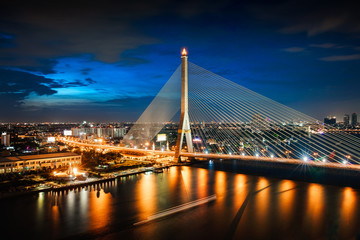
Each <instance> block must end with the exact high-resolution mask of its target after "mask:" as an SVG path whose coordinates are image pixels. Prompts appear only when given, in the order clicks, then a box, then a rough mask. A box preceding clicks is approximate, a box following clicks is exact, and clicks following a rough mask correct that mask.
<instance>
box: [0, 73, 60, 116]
mask: <svg viewBox="0 0 360 240" xmlns="http://www.w3.org/2000/svg"><path fill="white" fill-rule="evenodd" d="M0 76H1V79H0V108H1V110H2V111H3V113H5V115H11V117H19V116H18V115H20V114H21V112H20V111H19V107H20V106H21V105H22V104H23V101H24V99H25V98H26V97H27V96H29V95H30V94H36V95H38V96H49V95H53V94H55V93H57V91H55V90H53V89H51V87H49V86H47V85H49V84H52V83H53V80H52V79H49V78H45V77H42V76H37V75H33V74H30V73H26V72H18V71H14V70H8V69H0ZM12 115H13V116H12Z"/></svg>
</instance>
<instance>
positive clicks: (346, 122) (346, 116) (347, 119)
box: [344, 114, 350, 126]
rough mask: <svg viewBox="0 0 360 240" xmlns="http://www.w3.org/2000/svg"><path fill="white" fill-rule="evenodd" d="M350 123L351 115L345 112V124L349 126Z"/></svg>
mask: <svg viewBox="0 0 360 240" xmlns="http://www.w3.org/2000/svg"><path fill="white" fill-rule="evenodd" d="M349 124H350V115H349V114H345V115H344V126H349Z"/></svg>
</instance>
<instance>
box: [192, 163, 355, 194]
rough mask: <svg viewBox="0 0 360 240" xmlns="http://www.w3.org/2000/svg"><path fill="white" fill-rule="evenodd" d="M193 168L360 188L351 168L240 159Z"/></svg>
mask: <svg viewBox="0 0 360 240" xmlns="http://www.w3.org/2000/svg"><path fill="white" fill-rule="evenodd" d="M192 166H194V167H201V168H207V169H210V170H220V171H227V172H236V173H242V174H251V175H258V176H265V177H273V178H280V179H289V180H295V181H303V182H312V183H320V184H328V185H337V186H349V187H354V188H360V171H359V170H356V169H352V168H351V167H349V168H347V167H344V168H331V167H326V166H321V165H319V166H316V165H308V164H306V163H302V162H300V161H299V163H297V164H294V163H291V164H289V163H286V162H268V161H261V160H256V161H249V160H239V159H226V160H225V159H224V160H211V161H195V162H194V164H193V165H192Z"/></svg>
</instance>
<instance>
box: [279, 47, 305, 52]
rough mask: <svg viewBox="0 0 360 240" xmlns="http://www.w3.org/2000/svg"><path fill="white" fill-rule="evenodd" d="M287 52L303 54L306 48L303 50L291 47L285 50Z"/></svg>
mask: <svg viewBox="0 0 360 240" xmlns="http://www.w3.org/2000/svg"><path fill="white" fill-rule="evenodd" d="M283 50H284V51H285V52H291V53H295V52H303V51H305V48H301V47H290V48H285V49H283Z"/></svg>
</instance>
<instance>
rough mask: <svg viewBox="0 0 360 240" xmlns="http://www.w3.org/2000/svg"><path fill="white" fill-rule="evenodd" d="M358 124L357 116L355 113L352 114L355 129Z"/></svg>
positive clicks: (352, 123) (352, 124)
mask: <svg viewBox="0 0 360 240" xmlns="http://www.w3.org/2000/svg"><path fill="white" fill-rule="evenodd" d="M356 124H357V114H356V113H353V114H351V126H353V127H355V126H356Z"/></svg>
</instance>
